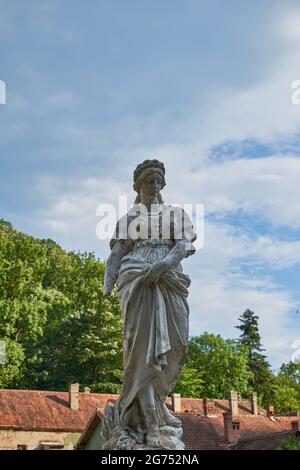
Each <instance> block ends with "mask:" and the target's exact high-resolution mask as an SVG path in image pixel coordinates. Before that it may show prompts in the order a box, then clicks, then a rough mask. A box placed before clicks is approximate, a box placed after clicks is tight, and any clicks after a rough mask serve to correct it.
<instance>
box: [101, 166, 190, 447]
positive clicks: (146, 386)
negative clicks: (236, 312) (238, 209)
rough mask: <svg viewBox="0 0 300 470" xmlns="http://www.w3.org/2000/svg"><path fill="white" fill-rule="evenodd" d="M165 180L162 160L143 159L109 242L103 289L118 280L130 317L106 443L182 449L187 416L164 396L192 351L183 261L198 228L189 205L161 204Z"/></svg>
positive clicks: (108, 289) (105, 429) (126, 317)
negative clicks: (129, 204)
mask: <svg viewBox="0 0 300 470" xmlns="http://www.w3.org/2000/svg"><path fill="white" fill-rule="evenodd" d="M164 186H165V170H164V165H163V164H162V163H161V162H158V161H157V160H146V161H144V162H143V163H142V164H140V165H138V167H137V168H136V170H135V172H134V189H135V190H136V192H137V193H138V196H137V198H136V201H135V206H134V207H133V208H132V209H131V210H130V211H129V212H128V214H127V215H126V216H125V217H123V218H122V219H121V220H120V221H119V222H118V224H117V227H116V231H115V233H114V235H113V237H112V239H111V241H110V247H111V250H112V251H111V254H110V256H109V258H108V260H107V264H106V272H105V281H104V294H105V295H109V293H110V292H111V290H112V288H113V286H114V284H116V286H117V288H118V292H119V300H120V304H121V309H122V316H123V320H124V341H123V358H124V376H123V385H122V390H121V393H120V397H119V400H117V402H116V403H109V404H108V405H107V407H106V410H105V417H104V421H103V428H102V435H103V437H104V439H105V441H106V443H105V448H106V449H117V450H124V449H152V448H155V449H178V450H179V449H183V448H184V445H183V443H182V441H181V436H182V429H181V423H180V421H179V420H178V419H177V418H175V417H174V416H173V415H172V414H171V413H170V412H169V410H168V409H167V407H166V406H165V404H164V402H165V399H166V397H167V396H168V395H169V394H170V392H171V391H172V389H173V388H174V386H175V384H176V381H177V378H178V375H179V373H180V370H181V369H182V367H183V365H184V363H185V360H186V357H187V344H188V327H189V325H188V318H189V308H188V303H187V296H188V287H189V285H190V278H189V277H188V276H187V275H185V274H184V273H183V272H182V267H181V264H180V263H181V261H182V260H183V259H184V258H186V257H187V256H189V255H191V254H193V252H194V249H193V246H192V244H191V243H192V241H193V240H194V239H195V237H196V235H195V233H194V231H193V227H192V224H191V221H190V219H189V218H188V216H187V214H186V213H185V212H184V211H183V209H181V208H178V207H172V206H167V205H165V204H164V203H163V201H162V197H161V195H160V191H161V189H162V188H163V187H164ZM171 213H172V214H173V215H172V217H170V214H171ZM183 223H184V226H183V225H182V224H183ZM137 227H138V230H136V228H137ZM149 227H150V229H149ZM153 227H154V228H155V230H154V233H153V232H152V231H151V230H152V228H153ZM167 233H168V234H169V236H168V238H166V237H165V234H167ZM179 234H182V236H179Z"/></svg>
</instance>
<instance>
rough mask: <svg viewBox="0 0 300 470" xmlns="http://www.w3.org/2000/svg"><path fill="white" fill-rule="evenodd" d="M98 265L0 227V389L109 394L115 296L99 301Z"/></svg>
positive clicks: (115, 367) (117, 376) (116, 340)
mask: <svg viewBox="0 0 300 470" xmlns="http://www.w3.org/2000/svg"><path fill="white" fill-rule="evenodd" d="M103 276H104V264H103V263H102V262H101V261H99V260H97V259H95V256H94V255H93V254H91V253H83V254H80V253H73V252H71V253H67V252H65V251H64V250H62V249H61V248H60V247H59V245H57V244H56V243H55V242H54V241H52V240H37V239H35V238H33V237H30V236H28V235H25V234H23V233H21V232H18V231H16V230H14V229H13V228H12V226H11V224H9V223H8V222H5V221H0V340H1V341H3V342H4V343H5V345H6V359H7V360H6V363H5V364H0V386H2V387H14V388H20V387H21V388H38V389H45V388H46V389H47V388H48V389H49V388H51V389H58V390H60V389H66V387H67V385H68V383H69V382H71V381H79V382H80V383H81V384H82V385H88V386H91V387H92V388H93V389H94V390H95V391H106V392H115V391H117V390H118V389H119V387H120V382H121V375H122V357H121V356H122V346H121V338H122V323H121V314H120V309H119V303H118V298H117V293H116V292H114V293H113V295H112V296H111V297H110V298H109V299H105V298H104V297H103V295H102V287H103Z"/></svg>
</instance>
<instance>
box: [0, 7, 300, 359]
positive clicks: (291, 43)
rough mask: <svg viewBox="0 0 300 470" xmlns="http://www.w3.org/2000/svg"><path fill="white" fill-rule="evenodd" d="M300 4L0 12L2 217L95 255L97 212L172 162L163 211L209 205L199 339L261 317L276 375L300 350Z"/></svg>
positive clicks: (195, 313)
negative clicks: (143, 166) (147, 168)
mask: <svg viewBox="0 0 300 470" xmlns="http://www.w3.org/2000/svg"><path fill="white" fill-rule="evenodd" d="M299 42H300V6H299V2H294V1H288V0H286V1H285V2H282V1H276V0H270V1H268V0H264V1H260V2H245V1H244V2H241V1H233V0H226V2H224V1H222V0H218V1H213V0H209V1H208V0H207V1H206V0H186V1H185V2H183V1H178V0H164V1H158V0H154V1H152V2H150V1H146V0H127V1H124V0H119V1H118V0H110V1H109V2H108V1H104V0H97V1H96V0H90V1H89V2H88V3H87V2H82V1H76V0H72V1H69V0H62V1H55V0H52V1H43V0H39V1H38V0H35V1H33V0H27V1H26V2H23V1H21V0H19V1H16V0H0V54H1V62H0V80H4V81H5V82H6V86H7V99H6V105H0V158H1V173H0V179H1V186H0V188H1V198H0V216H1V217H3V218H5V219H7V220H10V221H11V222H12V223H13V224H14V226H15V227H16V228H17V229H20V230H23V231H26V232H27V233H30V234H33V235H35V236H39V237H50V238H53V239H55V240H56V241H58V242H59V243H60V244H61V245H62V246H63V247H64V248H66V249H75V250H93V251H95V253H96V255H97V256H99V257H100V258H101V259H105V258H106V257H107V255H108V243H107V242H104V241H99V240H98V239H97V237H96V225H97V222H98V219H97V217H96V209H97V206H98V205H99V204H101V203H103V202H111V203H113V202H116V199H117V197H118V195H128V197H129V198H130V200H131V199H133V197H134V195H133V191H132V172H133V169H134V168H135V166H136V165H137V164H138V163H139V162H140V161H142V160H143V159H145V158H148V157H149V156H150V157H151V156H155V157H157V158H159V159H160V160H162V161H164V163H165V165H166V171H167V178H166V180H167V186H166V188H165V189H164V199H165V200H166V201H167V202H169V203H172V202H178V201H181V202H190V203H203V204H204V205H205V214H206V219H205V243H204V247H203V249H202V250H199V252H198V253H197V254H196V255H195V256H193V257H192V258H189V259H188V260H186V261H184V269H185V270H186V272H188V273H189V274H190V275H191V277H192V286H191V290H190V306H191V317H190V333H191V334H200V333H202V332H203V331H205V330H207V331H211V332H214V333H220V334H222V335H223V336H226V337H234V336H236V335H237V330H235V329H234V325H235V324H236V322H237V317H238V316H239V315H240V314H241V313H242V312H243V310H244V309H246V308H248V307H249V308H251V309H253V310H255V312H256V313H257V314H258V315H259V316H260V319H261V330H262V336H263V342H264V345H265V348H266V350H267V354H268V356H269V359H270V361H271V363H272V365H273V367H275V368H276V367H278V366H279V365H280V363H281V362H283V361H285V362H287V361H289V360H290V359H291V355H292V353H293V349H292V347H291V345H292V343H293V341H295V340H297V339H299V338H300V328H299V326H300V315H299V314H297V313H296V311H297V309H298V308H299V307H300V295H299V274H300V198H299V181H300V159H299V158H300V145H299V141H300V106H296V105H293V104H292V103H291V93H292V90H291V84H292V82H293V81H294V80H299V79H300V67H299V65H300V56H299Z"/></svg>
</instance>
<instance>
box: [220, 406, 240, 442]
mask: <svg viewBox="0 0 300 470" xmlns="http://www.w3.org/2000/svg"><path fill="white" fill-rule="evenodd" d="M223 419H224V438H225V442H226V443H227V444H236V443H237V442H238V440H239V438H240V436H241V423H240V421H239V420H238V419H236V418H234V417H233V416H232V414H231V413H223Z"/></svg>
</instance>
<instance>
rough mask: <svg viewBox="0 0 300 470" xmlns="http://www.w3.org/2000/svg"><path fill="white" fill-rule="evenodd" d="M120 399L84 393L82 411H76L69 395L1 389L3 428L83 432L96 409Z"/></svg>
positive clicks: (1, 421)
mask: <svg viewBox="0 0 300 470" xmlns="http://www.w3.org/2000/svg"><path fill="white" fill-rule="evenodd" d="M116 398H117V395H112V394H100V393H80V394H79V410H78V411H73V410H71V409H70V407H69V394H68V392H52V391H49V392H48V391H40V390H0V429H18V430H21V429H22V430H39V431H42V430H43V431H73V432H82V431H83V430H84V429H85V427H86V424H87V422H88V420H89V419H90V418H91V416H92V414H93V413H94V411H95V409H96V408H97V407H98V408H104V407H105V405H106V402H107V400H108V399H116Z"/></svg>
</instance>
